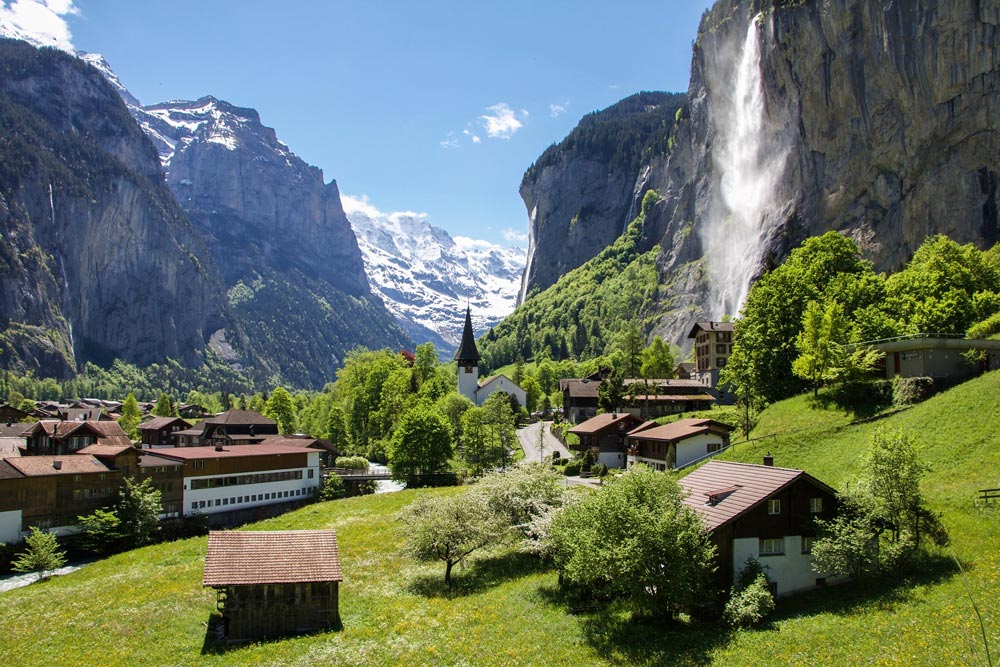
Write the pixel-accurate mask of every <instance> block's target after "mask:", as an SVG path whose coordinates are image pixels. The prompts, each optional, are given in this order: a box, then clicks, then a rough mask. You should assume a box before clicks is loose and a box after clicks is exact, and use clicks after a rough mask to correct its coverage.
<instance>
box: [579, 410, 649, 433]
mask: <svg viewBox="0 0 1000 667" xmlns="http://www.w3.org/2000/svg"><path fill="white" fill-rule="evenodd" d="M634 421H636V419H635V417H633V416H632V415H630V414H629V413H627V412H605V413H604V414H600V415H597V416H596V417H591V418H590V419H588V420H587V421H585V422H582V423H580V424H577V425H576V426H574V427H573V428H571V429H569V432H570V433H575V434H576V435H591V434H593V433H599V432H601V431H603V430H605V429H607V428H611V427H614V428H617V427H618V425H620V424H626V426H624V428H628V426H627V423H628V422H634Z"/></svg>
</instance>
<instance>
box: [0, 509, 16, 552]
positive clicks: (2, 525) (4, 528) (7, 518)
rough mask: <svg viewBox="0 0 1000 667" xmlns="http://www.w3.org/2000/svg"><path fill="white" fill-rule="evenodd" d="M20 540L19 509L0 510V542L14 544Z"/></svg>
mask: <svg viewBox="0 0 1000 667" xmlns="http://www.w3.org/2000/svg"><path fill="white" fill-rule="evenodd" d="M20 541H21V510H10V511H9V512H0V542H3V543H4V544H14V543H15V542H20Z"/></svg>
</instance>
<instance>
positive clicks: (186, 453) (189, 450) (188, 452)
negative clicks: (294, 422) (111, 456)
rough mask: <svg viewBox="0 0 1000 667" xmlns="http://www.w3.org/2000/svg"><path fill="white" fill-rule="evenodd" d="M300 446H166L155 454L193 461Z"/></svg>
mask: <svg viewBox="0 0 1000 667" xmlns="http://www.w3.org/2000/svg"><path fill="white" fill-rule="evenodd" d="M301 453H302V448H301V447H288V446H286V445H272V444H269V443H268V442H267V441H265V442H262V443H260V444H259V445H233V446H231V447H229V446H227V447H225V448H223V449H222V451H219V450H217V449H216V448H215V447H213V446H208V447H167V448H164V449H157V450H156V455H157V456H162V457H163V458H168V459H181V460H183V461H194V460H196V459H225V458H239V457H241V456H269V455H275V454H301Z"/></svg>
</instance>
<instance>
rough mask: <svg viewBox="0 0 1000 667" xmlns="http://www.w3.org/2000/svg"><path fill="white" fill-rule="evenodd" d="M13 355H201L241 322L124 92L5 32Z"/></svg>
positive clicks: (1, 84)
mask: <svg viewBox="0 0 1000 667" xmlns="http://www.w3.org/2000/svg"><path fill="white" fill-rule="evenodd" d="M0 69H2V71H0V127H2V131H0V154H2V155H3V159H2V160H0V234H2V243H0V350H2V352H0V362H2V364H3V365H4V366H5V367H8V368H14V369H18V370H27V369H34V370H36V371H37V372H38V373H39V374H41V375H50V376H51V375H55V376H66V375H67V374H70V373H72V372H73V371H74V370H75V369H77V368H78V367H79V366H82V364H83V363H85V362H87V361H93V362H96V363H100V364H107V363H110V361H111V360H113V359H114V358H123V359H126V360H128V361H131V362H134V363H137V364H148V363H151V362H153V361H160V360H163V359H164V358H166V357H168V356H169V357H173V358H176V359H181V360H185V361H187V362H189V363H196V362H197V359H198V357H199V355H200V354H201V352H202V351H203V350H204V349H205V346H206V343H207V341H208V340H209V338H210V337H211V336H212V334H214V333H216V332H225V331H226V330H227V328H228V329H229V339H230V342H231V343H233V344H234V345H235V346H236V349H235V350H234V351H233V355H234V358H239V357H240V355H241V354H242V352H241V349H242V348H243V339H242V333H241V331H240V330H239V329H238V328H237V327H234V326H233V325H232V318H231V311H230V310H229V309H228V306H227V304H226V303H225V302H224V300H223V299H222V298H221V296H222V290H221V282H220V280H219V277H218V274H217V273H216V272H215V270H214V264H213V262H212V260H211V257H210V256H209V255H208V253H207V251H206V249H205V246H204V244H203V243H202V242H201V239H200V237H199V236H198V234H197V233H196V232H195V231H194V230H193V229H192V228H191V226H190V224H189V223H188V222H187V220H186V219H185V217H184V215H183V213H182V212H181V211H180V209H179V208H178V207H177V205H176V203H175V201H174V199H173V197H172V196H171V194H170V192H169V190H167V188H166V186H165V185H164V184H163V182H162V174H161V172H160V167H159V163H158V160H157V155H156V152H155V151H154V149H153V147H152V145H151V144H150V142H149V141H148V140H147V139H146V137H145V136H144V135H143V133H142V132H141V131H140V130H139V128H138V127H137V126H136V125H135V123H134V122H133V121H132V119H131V118H130V117H129V114H128V111H127V110H126V109H125V106H124V105H123V104H122V103H121V101H120V100H119V98H118V95H117V94H116V93H115V91H114V89H113V88H112V87H111V86H109V85H108V84H107V82H105V81H104V79H103V78H102V77H101V76H100V75H99V74H98V73H97V72H96V71H94V70H93V69H91V68H90V67H88V66H86V65H85V64H84V63H82V62H81V61H79V60H77V59H76V58H73V57H71V56H68V55H66V54H64V53H62V52H58V51H54V50H49V49H43V50H37V49H35V48H33V47H31V46H29V45H27V44H25V43H22V42H14V41H8V40H0Z"/></svg>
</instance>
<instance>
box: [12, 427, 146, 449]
mask: <svg viewBox="0 0 1000 667" xmlns="http://www.w3.org/2000/svg"><path fill="white" fill-rule="evenodd" d="M21 435H22V436H23V437H24V438H25V451H24V453H25V454H26V455H27V456H38V455H42V456H55V455H60V454H73V453H75V452H78V451H80V450H81V449H83V448H84V447H88V446H90V445H94V444H99V445H116V446H131V445H132V441H131V440H129V437H128V435H127V434H126V433H125V431H124V430H123V429H122V427H121V426H120V425H119V424H118V422H114V421H56V420H49V419H46V420H43V421H40V422H37V423H35V424H31V425H29V426H28V427H27V428H26V429H25V430H24V431H22V433H21Z"/></svg>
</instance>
